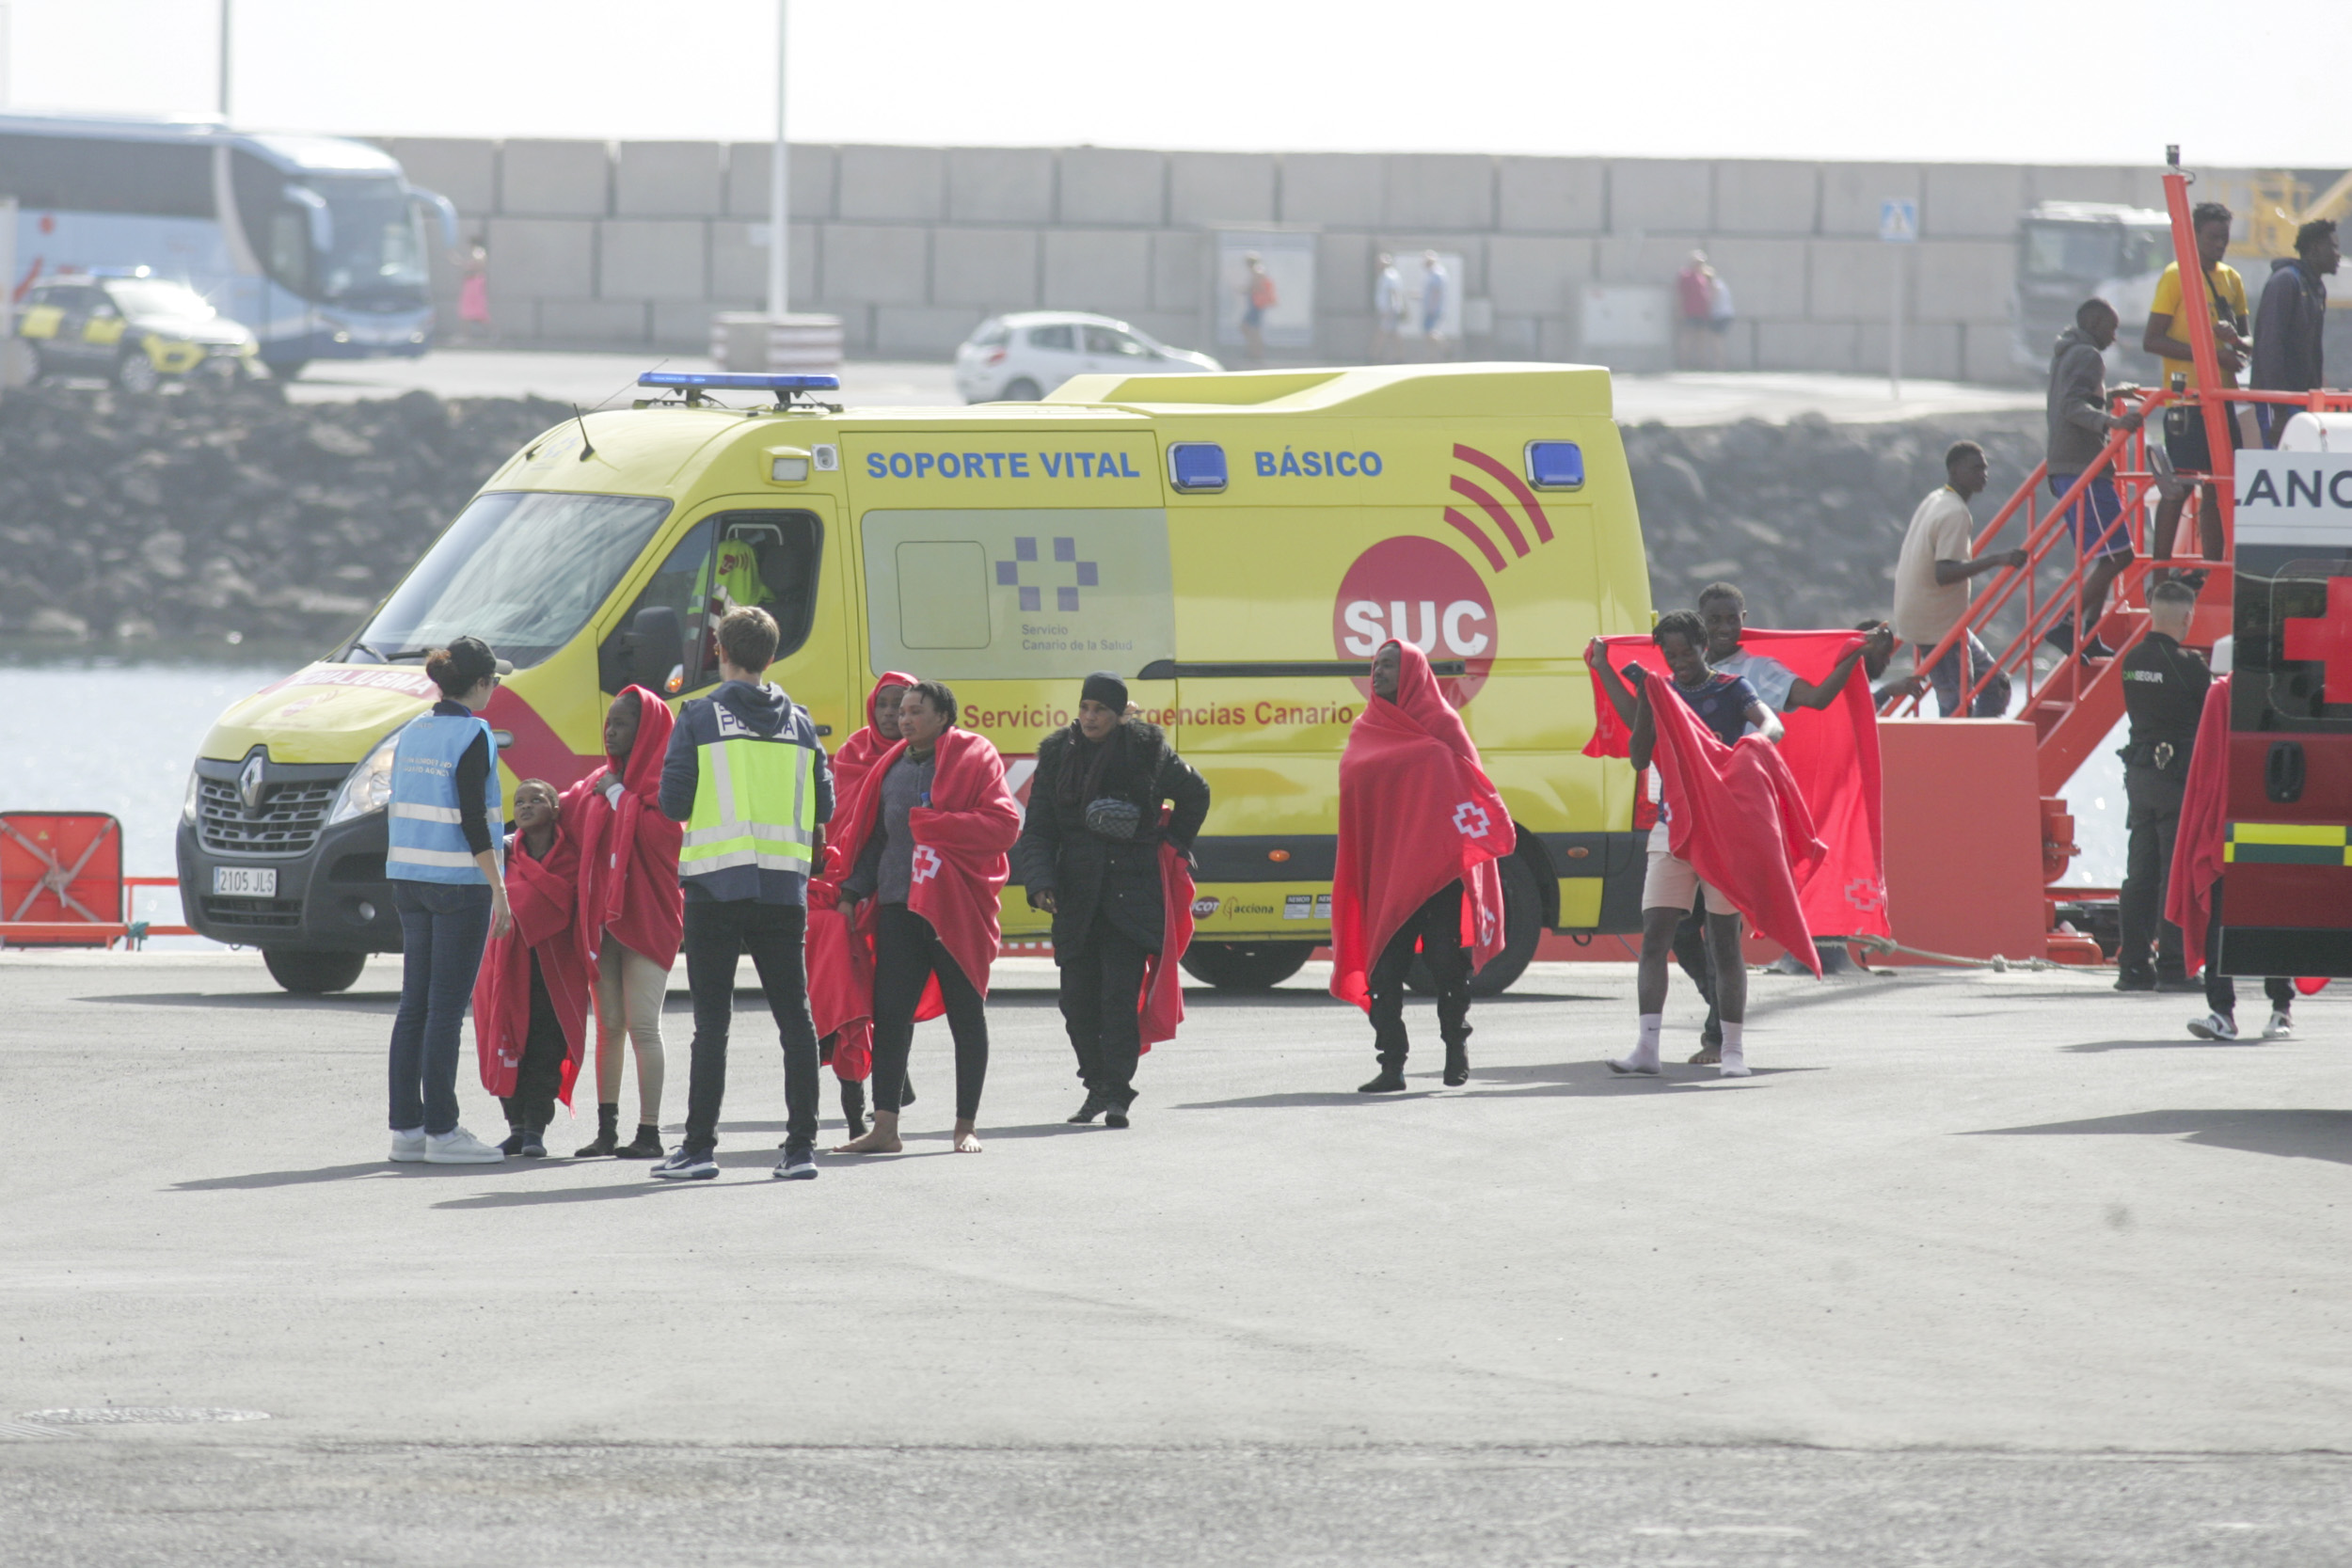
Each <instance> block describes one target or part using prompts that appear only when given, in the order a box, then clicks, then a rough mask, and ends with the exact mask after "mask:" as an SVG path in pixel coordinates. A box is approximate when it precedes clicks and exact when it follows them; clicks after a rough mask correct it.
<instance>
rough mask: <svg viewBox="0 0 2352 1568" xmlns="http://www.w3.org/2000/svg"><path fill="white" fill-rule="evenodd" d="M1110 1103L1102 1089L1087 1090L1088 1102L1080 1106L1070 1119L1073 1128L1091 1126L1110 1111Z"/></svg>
mask: <svg viewBox="0 0 2352 1568" xmlns="http://www.w3.org/2000/svg"><path fill="white" fill-rule="evenodd" d="M1110 1103H1111V1102H1110V1101H1109V1099H1108V1098H1107V1097H1105V1096H1104V1093H1103V1091H1102V1090H1101V1089H1097V1088H1092V1087H1089V1089H1088V1090H1087V1097H1086V1102H1085V1103H1084V1104H1082V1105H1080V1106H1079V1107H1078V1109H1077V1112H1076V1114H1075V1115H1073V1116H1072V1117H1070V1125H1071V1126H1073V1127H1086V1126H1090V1125H1091V1124H1092V1123H1093V1121H1094V1118H1095V1117H1099V1116H1101V1115H1102V1114H1103V1113H1104V1111H1106V1110H1108V1109H1110Z"/></svg>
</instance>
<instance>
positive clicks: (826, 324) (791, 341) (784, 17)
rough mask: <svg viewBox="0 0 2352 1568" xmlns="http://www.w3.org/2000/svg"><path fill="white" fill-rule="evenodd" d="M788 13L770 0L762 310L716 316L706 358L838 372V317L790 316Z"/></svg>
mask: <svg viewBox="0 0 2352 1568" xmlns="http://www.w3.org/2000/svg"><path fill="white" fill-rule="evenodd" d="M788 10H789V7H788V5H787V0H776V139H775V141H774V142H773V143H772V144H771V146H770V148H769V154H768V308H767V309H765V310H727V311H722V312H720V313H719V314H718V315H717V316H716V317H714V318H712V320H711V324H710V356H711V357H712V358H713V359H716V360H717V361H719V363H720V364H721V365H723V366H724V367H726V368H727V369H729V370H739V371H785V372H795V371H805V372H813V373H818V374H822V373H826V372H833V371H837V370H839V369H840V368H841V348H842V333H841V318H840V317H839V316H825V315H813V314H810V313H809V312H806V311H803V312H802V313H801V314H799V315H794V314H793V313H792V183H791V173H792V150H791V148H790V147H789V146H787V144H786V142H785V138H784V111H785V93H784V87H785V62H786V58H787V47H786V46H787V43H788V41H789V40H788V37H787V34H788V31H789V29H788V27H787V22H788V20H789V18H788V14H787V13H788ZM754 232H755V233H756V230H754Z"/></svg>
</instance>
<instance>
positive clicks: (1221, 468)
mask: <svg viewBox="0 0 2352 1568" xmlns="http://www.w3.org/2000/svg"><path fill="white" fill-rule="evenodd" d="M1168 483H1169V484H1171V485H1173V486H1175V488H1176V491H1177V493H1178V494H1180V495H1186V496H1214V495H1216V493H1217V492H1218V491H1220V490H1222V489H1224V488H1225V449H1224V448H1223V447H1220V446H1218V445H1217V444H1216V442H1214V441H1179V442H1177V443H1176V444H1175V445H1173V446H1171V447H1169V448H1168Z"/></svg>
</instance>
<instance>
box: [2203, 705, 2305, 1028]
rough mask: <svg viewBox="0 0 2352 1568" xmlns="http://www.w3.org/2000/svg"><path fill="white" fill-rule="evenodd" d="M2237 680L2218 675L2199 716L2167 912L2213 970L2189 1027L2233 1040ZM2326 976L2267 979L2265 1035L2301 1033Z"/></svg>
mask: <svg viewBox="0 0 2352 1568" xmlns="http://www.w3.org/2000/svg"><path fill="white" fill-rule="evenodd" d="M2230 681H2231V677H2230V676H2228V675H2226V674H2217V675H2215V676H2214V678H2213V684H2212V685H2211V686H2208V687H2207V688H2205V706H2204V709H2203V711H2202V712H2201V713H2199V714H2198V716H2197V739H2196V741H2195V743H2194V744H2193V745H2191V747H2190V748H2189V753H2188V778H2187V779H2186V780H2185V782H2184V783H2183V784H2182V794H2181V818H2180V826H2179V827H2178V828H2176V829H2175V830H2174V831H2173V837H2172V874H2171V876H2170V878H2169V879H2168V880H2167V884H2166V888H2165V905H2164V917H2165V918H2166V919H2167V920H2169V921H2171V922H2172V923H2173V924H2174V925H2176V926H2178V927H2180V928H2181V956H2182V958H2184V959H2185V961H2186V964H2187V967H2188V972H2189V973H2190V974H2196V973H2197V971H2198V969H2199V968H2200V967H2202V968H2203V970H2204V972H2205V1008H2206V1013H2205V1016H2204V1017H2203V1018H2201V1019H2197V1020H2194V1021H2192V1022H2190V1024H2189V1026H2188V1032H2189V1033H2190V1034H2192V1035H2194V1036H2196V1037H2198V1038H2199V1039H2201V1040H2221V1041H2226V1040H2233V1039H2236V1038H2237V1037H2238V1033H2237V982H2236V981H2235V980H2233V978H2232V977H2231V976H2229V975H2227V974H2222V973H2221V967H2220V964H2219V962H2218V961H2217V959H2218V954H2219V950H2220V945H2221V942H2220V938H2221V866H2222V860H2221V855H2222V840H2223V831H2222V830H2223V825H2224V824H2225V823H2226V821H2227V820H2228V817H2229V811H2230ZM2325 984H2327V982H2326V981H2324V980H2322V981H2318V982H2312V981H2309V980H2305V981H2301V982H2295V981H2290V980H2288V979H2286V978H2285V977H2283V976H2281V975H2276V974H2274V975H2271V976H2269V977H2268V978H2267V979H2265V980H2264V981H2263V991H2264V993H2265V995H2267V996H2268V997H2269V999H2270V1021H2269V1022H2267V1023H2266V1024H2265V1025H2264V1026H2263V1038H2265V1039H2266V1040H2276V1039H2288V1038H2291V1037H2293V1036H2294V1034H2295V993H2296V990H2297V989H2298V985H2299V989H2301V990H2303V991H2304V993H2305V994H2307V995H2308V994H2309V993H2311V992H2312V991H2315V990H2318V989H2319V988H2320V986H2322V985H2325Z"/></svg>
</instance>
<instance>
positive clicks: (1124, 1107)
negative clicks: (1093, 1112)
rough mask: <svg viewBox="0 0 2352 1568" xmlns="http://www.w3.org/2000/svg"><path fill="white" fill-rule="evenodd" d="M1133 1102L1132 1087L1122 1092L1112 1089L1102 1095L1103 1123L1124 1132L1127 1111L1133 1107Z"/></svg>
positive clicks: (1133, 1091) (1134, 1097)
mask: <svg viewBox="0 0 2352 1568" xmlns="http://www.w3.org/2000/svg"><path fill="white" fill-rule="evenodd" d="M1135 1102H1136V1091H1135V1090H1133V1089H1128V1090H1126V1091H1125V1092H1123V1093H1121V1092H1120V1091H1119V1090H1116V1089H1114V1090H1112V1091H1111V1092H1110V1093H1109V1094H1107V1095H1104V1097H1103V1125H1104V1126H1105V1127H1108V1128H1113V1129H1115V1130H1117V1131H1120V1132H1125V1131H1126V1129H1127V1112H1128V1111H1129V1110H1130V1109H1131V1108H1133V1106H1134V1105H1135Z"/></svg>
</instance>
